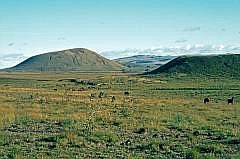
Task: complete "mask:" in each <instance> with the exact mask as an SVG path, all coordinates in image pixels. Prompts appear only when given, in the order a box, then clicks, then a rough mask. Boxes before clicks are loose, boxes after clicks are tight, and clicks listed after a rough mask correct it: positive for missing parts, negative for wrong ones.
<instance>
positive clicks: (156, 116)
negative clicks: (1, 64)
mask: <svg viewBox="0 0 240 159" xmlns="http://www.w3.org/2000/svg"><path fill="white" fill-rule="evenodd" d="M101 92H102V93H101ZM124 92H129V95H124ZM91 95H92V97H91ZM99 95H100V96H99ZM112 96H114V97H115V100H114V99H113V98H112ZM232 96H234V97H235V103H234V104H233V105H228V104H227V99H228V98H229V97H232ZM204 97H210V102H209V103H208V104H203V98H204ZM238 101H240V82H239V80H238V79H222V78H214V77H211V78H210V77H209V78H207V77H205V78H204V77H202V78H199V77H187V76H184V77H160V76H158V77H147V76H136V75H130V74H121V73H105V74H104V73H102V74H101V73H98V74H96V73H91V74H87V73H65V74H64V73H59V74H57V73H56V74H50V73H49V74H37V73H35V74H32V73H25V74H21V73H0V158H3V159H4V158H6V159H7V158H16V159H21V158H44V159H45V158H46V159H47V158H51V159H53V158H64V159H65V158H69V159H70V158H209V159H211V158H235V159H238V158H240V115H239V114H240V104H239V103H238Z"/></svg>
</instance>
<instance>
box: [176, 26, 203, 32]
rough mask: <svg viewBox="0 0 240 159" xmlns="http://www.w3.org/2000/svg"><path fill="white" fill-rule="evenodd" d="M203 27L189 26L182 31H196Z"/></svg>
mask: <svg viewBox="0 0 240 159" xmlns="http://www.w3.org/2000/svg"><path fill="white" fill-rule="evenodd" d="M200 30H201V28H200V27H188V28H184V29H182V30H181V31H183V32H194V31H200Z"/></svg>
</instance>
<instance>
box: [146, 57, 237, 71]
mask: <svg viewBox="0 0 240 159" xmlns="http://www.w3.org/2000/svg"><path fill="white" fill-rule="evenodd" d="M163 73H165V74H172V73H174V74H175V73H182V74H195V75H217V76H240V54H225V55H208V56H180V57H178V58H175V59H173V60H172V61H170V62H168V63H167V64H165V65H163V66H161V67H159V68H158V69H156V70H153V71H151V72H150V73H149V74H163Z"/></svg>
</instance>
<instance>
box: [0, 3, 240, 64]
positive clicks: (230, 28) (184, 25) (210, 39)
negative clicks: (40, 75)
mask: <svg viewBox="0 0 240 159" xmlns="http://www.w3.org/2000/svg"><path fill="white" fill-rule="evenodd" d="M0 10H1V12H0V68H2V67H7V66H10V65H15V64H16V63H18V62H19V61H21V60H24V59H26V58H27V57H30V56H33V55H37V54H40V53H45V52H49V51H57V50H63V49H69V48H88V49H91V50H94V51H96V52H98V53H101V54H102V55H105V56H107V57H109V58H116V57H122V56H129V55H132V54H140V53H141V54H144V53H147V54H156V55H162V54H174V53H175V54H176V53H177V54H188V53H189V54H190V53H192V54H197V53H199V52H200V53H201V52H204V53H205V52H207V53H208V52H213V53H218V52H220V53H225V52H226V53H229V52H230V53H232V52H234V51H235V52H238V51H239V50H240V20H239V15H240V0H0ZM206 49H208V50H206ZM239 53H240V51H239Z"/></svg>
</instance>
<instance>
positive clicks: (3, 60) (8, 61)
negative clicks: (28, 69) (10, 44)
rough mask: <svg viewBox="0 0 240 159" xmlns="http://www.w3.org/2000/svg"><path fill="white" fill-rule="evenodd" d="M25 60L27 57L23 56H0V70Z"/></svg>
mask: <svg viewBox="0 0 240 159" xmlns="http://www.w3.org/2000/svg"><path fill="white" fill-rule="evenodd" d="M25 59H27V57H26V56H24V54H6V55H0V69H2V68H8V67H12V66H15V65H17V64H18V63H20V62H22V61H23V60H25Z"/></svg>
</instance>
